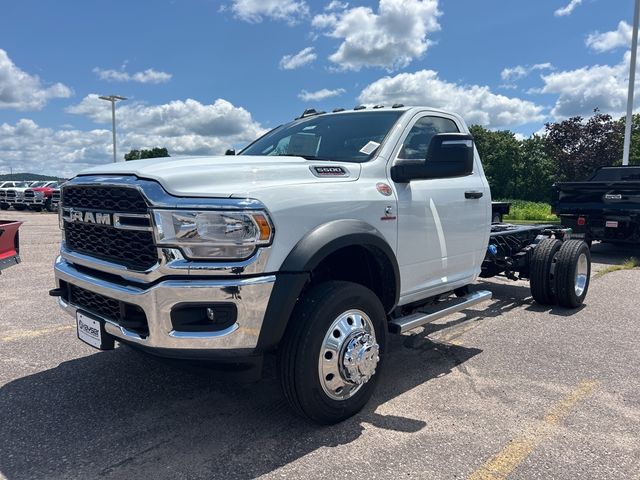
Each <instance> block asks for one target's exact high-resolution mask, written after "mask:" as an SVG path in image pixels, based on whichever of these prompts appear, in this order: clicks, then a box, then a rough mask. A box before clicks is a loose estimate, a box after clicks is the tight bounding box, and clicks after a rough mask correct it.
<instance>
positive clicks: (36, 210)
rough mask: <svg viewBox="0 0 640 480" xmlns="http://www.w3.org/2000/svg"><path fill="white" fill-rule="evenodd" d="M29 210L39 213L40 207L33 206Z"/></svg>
mask: <svg viewBox="0 0 640 480" xmlns="http://www.w3.org/2000/svg"><path fill="white" fill-rule="evenodd" d="M31 210H33V211H34V212H41V211H42V205H34V206H33V207H31Z"/></svg>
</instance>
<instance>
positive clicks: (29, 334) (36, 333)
mask: <svg viewBox="0 0 640 480" xmlns="http://www.w3.org/2000/svg"><path fill="white" fill-rule="evenodd" d="M74 328H76V327H75V325H58V326H55V327H46V328H39V329H37V330H20V331H18V332H16V333H12V334H10V335H6V336H4V337H2V338H0V341H3V342H15V341H16V340H24V339H25V338H33V337H40V336H42V335H47V334H49V333H55V332H60V331H63V330H71V329H74Z"/></svg>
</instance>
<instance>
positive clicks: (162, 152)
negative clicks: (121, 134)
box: [124, 147, 171, 161]
mask: <svg viewBox="0 0 640 480" xmlns="http://www.w3.org/2000/svg"><path fill="white" fill-rule="evenodd" d="M170 156H171V155H169V152H168V151H167V149H166V148H165V147H163V148H160V147H154V148H152V149H148V150H147V149H142V150H131V151H130V152H129V153H125V154H124V159H125V160H127V161H128V160H142V159H144V158H160V157H170Z"/></svg>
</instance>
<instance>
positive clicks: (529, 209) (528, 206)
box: [504, 200, 559, 223]
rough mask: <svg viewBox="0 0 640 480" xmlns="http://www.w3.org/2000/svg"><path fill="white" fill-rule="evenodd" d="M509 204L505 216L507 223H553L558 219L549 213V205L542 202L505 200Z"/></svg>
mask: <svg viewBox="0 0 640 480" xmlns="http://www.w3.org/2000/svg"><path fill="white" fill-rule="evenodd" d="M505 201H507V202H511V211H510V213H509V215H505V217H504V220H505V221H508V222H541V223H555V222H558V221H559V219H558V217H556V216H555V215H554V214H553V213H551V205H549V204H548V203H544V202H527V201H525V200H505Z"/></svg>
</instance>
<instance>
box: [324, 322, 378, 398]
mask: <svg viewBox="0 0 640 480" xmlns="http://www.w3.org/2000/svg"><path fill="white" fill-rule="evenodd" d="M379 353H380V346H379V345H378V343H377V342H376V332H375V329H374V327H373V323H372V322H371V319H370V318H369V316H368V315H367V314H366V313H364V312H363V311H361V310H349V311H347V312H344V313H343V314H341V315H340V316H338V318H336V319H335V320H334V321H333V323H332V324H331V327H329V330H328V331H327V333H326V335H325V337H324V340H323V341H322V347H321V349H320V358H319V359H318V374H319V375H320V384H321V385H322V389H323V390H324V392H325V393H326V394H327V395H328V396H329V397H330V398H332V399H333V400H345V399H347V398H350V397H352V396H353V395H355V393H356V392H357V391H358V390H359V389H360V388H361V387H362V386H363V385H364V384H365V383H367V382H368V381H369V380H370V379H371V378H372V377H373V375H374V374H375V373H376V366H377V365H378V361H379V360H380V356H379Z"/></svg>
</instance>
